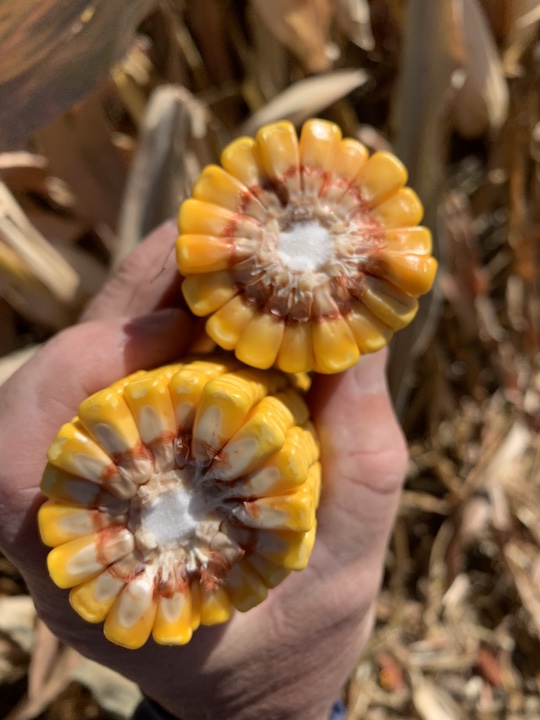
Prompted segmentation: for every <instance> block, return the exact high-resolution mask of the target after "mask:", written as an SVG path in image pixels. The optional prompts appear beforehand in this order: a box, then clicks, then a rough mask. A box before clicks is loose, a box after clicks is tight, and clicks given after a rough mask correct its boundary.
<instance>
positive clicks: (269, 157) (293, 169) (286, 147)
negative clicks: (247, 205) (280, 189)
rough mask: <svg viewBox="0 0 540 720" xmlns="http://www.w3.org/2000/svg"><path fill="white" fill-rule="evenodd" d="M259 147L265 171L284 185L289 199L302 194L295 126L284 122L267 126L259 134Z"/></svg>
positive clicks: (272, 178) (275, 180)
mask: <svg viewBox="0 0 540 720" xmlns="http://www.w3.org/2000/svg"><path fill="white" fill-rule="evenodd" d="M257 145H258V150H259V153H260V159H261V164H262V166H263V168H264V171H265V172H266V174H267V175H268V177H269V178H270V180H273V181H274V182H275V183H278V184H280V185H283V186H284V187H285V188H286V189H287V192H288V194H289V197H296V196H297V195H298V194H299V193H300V154H299V148H298V138H297V136H296V130H295V129H294V125H293V124H292V123H290V122H287V121H283V122H277V123H273V124H272V125H265V126H264V127H262V128H261V129H260V130H259V132H258V133H257Z"/></svg>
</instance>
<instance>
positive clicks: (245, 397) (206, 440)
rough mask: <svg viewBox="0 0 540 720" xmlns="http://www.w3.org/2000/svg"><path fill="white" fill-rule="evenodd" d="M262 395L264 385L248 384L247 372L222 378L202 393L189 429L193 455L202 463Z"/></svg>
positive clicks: (243, 418) (212, 453)
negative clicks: (191, 434)
mask: <svg viewBox="0 0 540 720" xmlns="http://www.w3.org/2000/svg"><path fill="white" fill-rule="evenodd" d="M265 393H266V387H265V385H264V383H261V382H257V381H256V380H254V379H253V380H252V379H251V378H250V376H249V371H244V372H243V373H237V374H234V375H222V376H221V377H219V378H216V379H214V380H211V381H210V382H208V383H207V384H206V385H205V387H204V390H203V393H202V396H201V399H200V402H199V406H198V408H197V414H196V416H195V424H194V429H193V453H194V454H195V457H197V458H199V459H201V460H206V459H208V458H209V457H213V456H214V455H215V454H216V453H217V452H218V450H221V448H222V447H223V446H224V445H225V443H226V442H227V441H228V440H229V439H230V438H231V437H232V436H233V435H234V433H235V432H237V431H238V430H239V429H240V427H241V426H242V424H243V422H244V420H245V418H246V417H247V414H248V413H249V411H250V410H251V408H252V407H253V405H254V404H255V403H256V402H258V401H259V400H261V399H262V398H263V397H264V395H265Z"/></svg>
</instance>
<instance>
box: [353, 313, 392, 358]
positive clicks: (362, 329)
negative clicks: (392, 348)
mask: <svg viewBox="0 0 540 720" xmlns="http://www.w3.org/2000/svg"><path fill="white" fill-rule="evenodd" d="M347 323H348V325H349V327H350V328H351V331H352V334H353V335H354V339H355V340H356V344H357V345H358V349H359V350H360V352H361V353H371V352H376V351H377V350H380V349H381V348H383V347H384V346H385V345H387V344H388V343H389V342H390V340H391V339H392V335H393V334H394V333H393V331H392V330H391V329H390V327H389V326H388V325H386V324H385V323H384V322H383V321H382V320H379V318H378V317H376V316H375V315H374V314H373V313H372V312H371V311H370V310H368V309H367V307H366V306H365V305H363V304H362V303H361V302H358V301H355V302H353V303H352V304H351V311H350V313H349V314H348V315H347Z"/></svg>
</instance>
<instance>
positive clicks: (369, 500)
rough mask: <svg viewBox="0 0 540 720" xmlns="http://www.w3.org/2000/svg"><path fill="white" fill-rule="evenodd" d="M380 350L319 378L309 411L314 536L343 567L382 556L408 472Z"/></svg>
mask: <svg viewBox="0 0 540 720" xmlns="http://www.w3.org/2000/svg"><path fill="white" fill-rule="evenodd" d="M385 362H386V351H381V352H379V353H376V354H374V355H366V356H364V357H362V358H361V359H360V362H359V363H358V364H357V365H356V366H355V367H354V368H351V370H348V371H347V372H345V373H342V374H340V375H337V376H331V377H319V378H318V379H317V381H316V383H315V384H314V387H313V390H312V410H313V416H314V419H315V422H316V425H317V429H318V432H319V436H320V440H321V456H322V466H323V493H322V497H321V505H320V510H319V516H318V517H319V537H320V539H321V540H324V541H325V542H326V544H327V546H328V547H329V548H330V550H331V551H332V553H333V555H334V558H335V561H336V562H338V563H341V564H342V565H343V566H346V565H347V564H348V563H349V562H351V561H353V560H355V559H360V558H363V559H365V558H366V557H367V556H371V557H374V558H375V557H376V558H377V559H378V558H379V557H380V558H382V556H383V554H384V552H385V549H386V544H387V541H388V536H389V534H390V531H391V528H392V525H393V522H394V519H395V514H396V511H397V507H398V504H399V496H400V492H401V487H402V483H403V478H404V476H405V471H406V467H407V457H408V456H407V449H406V444H405V440H404V437H403V433H402V431H401V428H400V427H399V424H398V422H397V420H396V417H395V414H394V410H393V408H392V403H391V400H390V397H389V394H388V389H387V384H386V376H385Z"/></svg>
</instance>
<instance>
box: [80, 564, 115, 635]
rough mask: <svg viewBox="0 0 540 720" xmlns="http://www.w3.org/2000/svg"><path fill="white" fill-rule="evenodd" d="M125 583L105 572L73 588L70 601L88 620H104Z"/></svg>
mask: <svg viewBox="0 0 540 720" xmlns="http://www.w3.org/2000/svg"><path fill="white" fill-rule="evenodd" d="M124 585H125V580H123V579H121V578H117V577H114V575H111V574H110V573H109V572H103V573H101V574H100V575H98V576H97V577H93V578H90V580H86V581H85V582H83V583H81V584H80V585H77V586H76V587H74V588H71V590H70V593H69V602H70V603H71V607H72V608H73V609H74V610H75V612H77V613H78V614H79V615H80V616H81V617H82V618H83V619H84V620H86V622H89V623H99V622H103V621H104V620H105V618H106V617H107V615H108V614H109V611H110V609H111V608H112V606H113V604H114V602H115V600H116V598H117V597H118V595H119V594H120V592H121V590H122V589H123V587H124Z"/></svg>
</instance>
